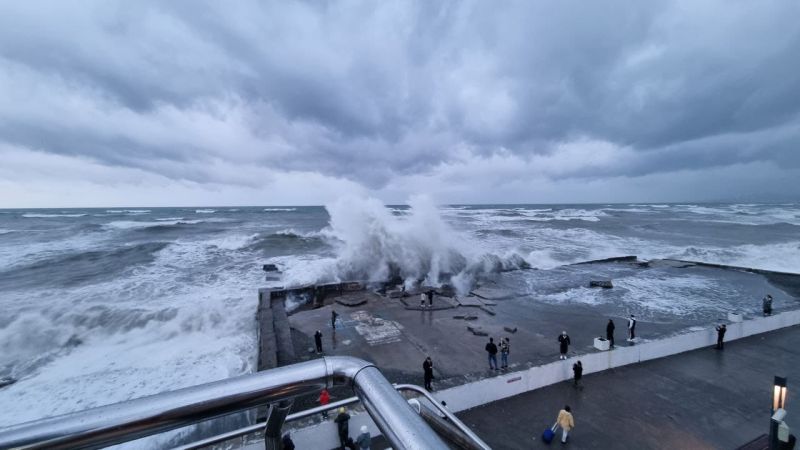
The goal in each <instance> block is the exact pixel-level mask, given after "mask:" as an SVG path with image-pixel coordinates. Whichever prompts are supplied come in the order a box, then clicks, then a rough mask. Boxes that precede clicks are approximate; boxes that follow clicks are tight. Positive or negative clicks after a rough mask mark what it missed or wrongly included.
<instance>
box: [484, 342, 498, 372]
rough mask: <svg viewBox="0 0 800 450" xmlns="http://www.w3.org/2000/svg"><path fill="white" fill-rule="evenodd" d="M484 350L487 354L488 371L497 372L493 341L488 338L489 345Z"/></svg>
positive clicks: (495, 349)
mask: <svg viewBox="0 0 800 450" xmlns="http://www.w3.org/2000/svg"><path fill="white" fill-rule="evenodd" d="M484 348H485V349H486V353H488V354H489V370H499V369H498V368H497V345H495V343H494V339H493V338H489V343H488V344H486V347H484Z"/></svg>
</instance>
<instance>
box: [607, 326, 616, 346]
mask: <svg viewBox="0 0 800 450" xmlns="http://www.w3.org/2000/svg"><path fill="white" fill-rule="evenodd" d="M615 328H616V326H614V321H613V320H611V319H608V325H606V340H608V342H609V344H611V348H614V329H615Z"/></svg>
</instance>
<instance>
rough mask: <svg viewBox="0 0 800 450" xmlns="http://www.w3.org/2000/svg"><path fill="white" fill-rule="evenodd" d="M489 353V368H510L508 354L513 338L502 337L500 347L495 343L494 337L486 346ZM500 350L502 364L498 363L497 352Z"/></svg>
mask: <svg viewBox="0 0 800 450" xmlns="http://www.w3.org/2000/svg"><path fill="white" fill-rule="evenodd" d="M484 349H485V350H486V353H488V355H489V370H501V369H508V355H509V354H510V353H511V340H510V339H509V338H507V337H505V338H502V339H500V347H499V348H498V347H497V344H495V343H494V338H489V342H488V343H486V346H485V347H484ZM498 351H499V352H500V364H501V365H500V366H498V365H497V352H498Z"/></svg>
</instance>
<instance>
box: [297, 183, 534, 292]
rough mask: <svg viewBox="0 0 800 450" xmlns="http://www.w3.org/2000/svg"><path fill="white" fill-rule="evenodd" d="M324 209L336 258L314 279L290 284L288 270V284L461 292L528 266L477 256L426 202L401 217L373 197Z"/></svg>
mask: <svg viewBox="0 0 800 450" xmlns="http://www.w3.org/2000/svg"><path fill="white" fill-rule="evenodd" d="M326 209H327V211H328V214H329V215H330V223H329V226H328V227H327V228H325V229H324V230H323V231H322V232H321V235H322V236H323V237H324V239H325V240H326V241H327V242H328V243H329V244H330V245H332V246H333V247H334V249H335V252H336V255H337V256H336V257H335V258H329V259H325V260H323V261H322V262H321V263H318V264H317V265H316V267H315V268H314V269H315V270H316V273H315V275H316V276H312V277H309V276H303V277H302V279H294V280H293V279H291V278H292V277H291V275H292V274H293V271H292V270H291V269H290V270H288V271H287V273H286V275H288V277H287V278H289V279H288V280H286V281H287V282H288V284H289V285H291V284H300V283H304V282H308V281H309V278H314V280H313V281H314V282H323V281H338V280H353V279H357V280H367V281H384V280H388V279H395V278H400V279H402V280H404V282H405V283H406V284H407V285H409V286H410V285H413V284H414V283H417V282H419V281H421V282H423V283H424V284H428V285H433V286H440V285H442V284H443V283H447V282H449V283H452V284H454V285H456V287H457V288H459V289H462V290H466V289H468V288H469V286H470V285H471V283H472V282H473V281H474V279H475V277H476V276H477V275H479V274H481V273H486V272H499V271H503V270H512V269H518V268H525V267H528V265H527V262H526V261H525V259H524V258H523V257H522V256H520V255H518V254H516V253H511V254H507V255H498V254H494V253H492V252H487V251H482V250H481V246H480V245H479V244H478V243H477V242H473V241H472V239H470V238H469V237H468V236H465V235H463V234H461V233H459V232H457V231H455V230H454V229H452V228H451V227H450V226H449V225H447V224H446V223H445V222H444V220H443V219H442V217H441V216H440V214H439V210H438V209H437V207H436V205H435V204H434V203H433V202H432V201H431V200H430V199H429V198H428V197H424V196H417V197H413V198H412V199H411V200H410V201H409V209H408V210H407V214H404V215H400V216H398V215H395V214H393V212H392V210H391V209H389V208H387V207H386V206H385V205H384V204H383V203H381V202H380V201H378V200H376V199H372V198H367V199H364V198H353V197H349V198H343V199H340V200H338V201H336V202H333V203H331V204H329V205H327V206H326ZM305 267H306V268H308V266H307V265H306V266H305Z"/></svg>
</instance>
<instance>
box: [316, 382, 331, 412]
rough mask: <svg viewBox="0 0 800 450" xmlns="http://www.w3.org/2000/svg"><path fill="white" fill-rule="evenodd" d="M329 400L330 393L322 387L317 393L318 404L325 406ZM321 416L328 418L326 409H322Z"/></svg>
mask: <svg viewBox="0 0 800 450" xmlns="http://www.w3.org/2000/svg"><path fill="white" fill-rule="evenodd" d="M330 402H331V394H329V393H328V390H327V389H325V388H322V392H320V393H319V406H325V405H327V404H328V403H330ZM322 418H323V419H325V420H328V411H327V410H325V411H322Z"/></svg>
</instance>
